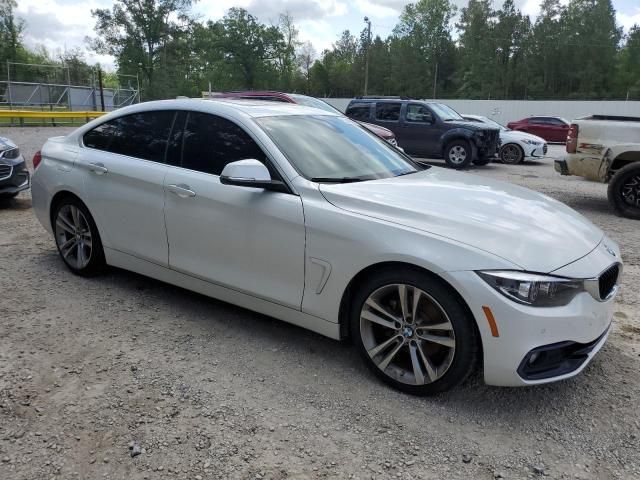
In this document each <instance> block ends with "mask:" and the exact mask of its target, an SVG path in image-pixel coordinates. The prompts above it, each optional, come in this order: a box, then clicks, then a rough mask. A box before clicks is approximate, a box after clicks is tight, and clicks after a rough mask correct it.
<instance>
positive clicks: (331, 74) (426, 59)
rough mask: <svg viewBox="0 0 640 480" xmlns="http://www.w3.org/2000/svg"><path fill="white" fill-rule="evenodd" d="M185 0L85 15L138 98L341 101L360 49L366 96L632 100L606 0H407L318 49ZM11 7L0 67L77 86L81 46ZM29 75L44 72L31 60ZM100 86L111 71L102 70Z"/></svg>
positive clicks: (244, 17) (353, 90) (238, 15)
mask: <svg viewBox="0 0 640 480" xmlns="http://www.w3.org/2000/svg"><path fill="white" fill-rule="evenodd" d="M195 1H197V0H115V1H114V4H113V6H112V7H111V8H110V9H97V10H94V11H93V12H92V13H93V16H94V18H95V21H96V25H95V32H96V38H94V39H90V40H89V44H90V47H91V48H93V49H94V50H95V51H96V52H99V53H105V54H110V55H112V56H113V57H114V58H115V62H116V67H117V73H118V74H120V75H122V74H128V75H134V76H136V75H137V76H139V77H140V81H141V84H142V89H143V94H142V96H143V98H145V99H154V98H171V97H175V96H177V95H188V96H199V95H200V92H201V91H203V90H208V88H209V85H211V88H212V89H213V90H214V91H225V90H236V89H273V90H282V91H298V92H304V93H307V94H311V95H315V96H341V97H350V96H355V95H360V94H361V93H362V91H363V87H364V75H365V61H366V58H367V55H368V57H369V79H368V93H370V94H380V95H407V96H411V97H415V98H430V97H432V96H433V95H434V92H435V96H437V97H440V98H455V97H460V98H478V99H556V98H557V99H560V98H571V99H616V98H618V99H625V98H628V99H640V27H638V26H635V27H634V28H632V29H631V30H630V32H629V33H628V35H627V36H626V37H623V35H622V30H621V28H620V27H619V26H618V25H617V24H616V20H615V10H614V9H613V6H612V3H611V0H569V2H568V3H566V4H565V3H564V2H562V3H561V1H560V0H541V13H540V15H539V16H538V18H537V19H536V20H535V22H534V23H532V21H531V19H530V18H529V17H528V16H526V15H523V14H522V13H521V12H520V11H519V10H518V9H517V8H516V7H515V3H514V0H504V3H503V4H502V5H501V6H500V8H497V9H494V3H493V1H492V0H468V2H467V4H466V5H465V6H464V7H462V8H461V9H460V11H459V12H458V11H457V8H456V7H455V5H454V4H453V0H417V1H416V2H415V3H410V4H408V5H406V6H405V8H404V9H403V11H402V13H401V15H400V18H399V21H398V24H397V25H396V27H395V28H394V29H393V31H392V33H391V35H389V36H388V37H387V38H382V37H380V36H375V38H373V39H372V40H371V42H369V39H368V35H367V32H366V30H363V31H361V32H358V33H356V34H353V33H351V32H350V31H348V30H347V31H344V32H343V33H342V34H341V35H340V36H339V38H337V39H336V42H335V43H334V44H333V45H332V47H331V48H329V49H327V50H325V51H323V52H321V53H320V55H318V54H317V53H316V52H315V50H314V49H313V46H312V45H311V44H310V43H309V42H306V43H305V42H301V41H300V39H299V35H298V28H297V27H296V25H295V22H294V19H293V18H292V17H291V15H290V14H288V13H283V14H282V15H280V16H279V18H278V19H277V21H276V22H275V24H274V25H268V24H264V23H262V22H260V21H259V20H258V19H257V18H256V17H255V16H253V15H251V14H250V13H249V12H247V11H246V10H244V9H242V8H231V9H230V10H229V11H228V12H227V14H226V15H225V16H224V17H223V18H222V19H220V20H218V21H215V22H214V21H207V22H203V21H201V20H200V19H197V18H195V17H194V16H193V15H192V13H191V6H192V4H193V3H194V2H195ZM15 7H16V2H15V0H0V73H2V72H1V69H2V68H3V65H6V62H7V61H10V62H26V63H41V64H47V65H54V64H55V65H62V64H64V65H66V66H68V67H69V70H68V71H69V74H68V75H69V77H70V79H71V82H72V83H82V84H86V83H87V82H88V81H89V80H87V79H88V78H89V77H90V76H91V74H92V70H91V67H90V66H89V65H87V63H86V62H85V60H84V58H83V57H82V55H81V54H80V52H78V51H72V52H66V53H65V54H63V55H57V56H55V57H54V56H52V55H51V54H50V53H49V52H48V51H46V50H45V49H44V48H39V49H35V50H30V49H27V48H25V47H24V45H23V44H22V41H21V34H22V31H23V28H24V25H23V23H22V21H21V20H20V19H17V18H16V17H15V15H14V10H15ZM457 13H459V16H456V14H457ZM454 18H457V24H456V25H455V26H454V25H452V22H453V19H454ZM375 30H376V25H375V23H374V24H373V32H374V35H375ZM5 68H6V67H5ZM51 70H55V69H51ZM5 71H6V70H5ZM61 71H62V70H61ZM64 72H65V75H66V70H64ZM16 73H20V72H16ZM22 73H23V74H24V72H22ZM24 75H26V74H24ZM29 75H30V76H31V77H33V78H38V79H41V78H47V77H46V76H47V75H51V74H50V73H47V70H46V69H37V68H32V69H31V70H30V73H29ZM65 81H66V79H65ZM105 83H108V84H111V83H113V84H115V83H117V76H115V75H112V76H106V75H105Z"/></svg>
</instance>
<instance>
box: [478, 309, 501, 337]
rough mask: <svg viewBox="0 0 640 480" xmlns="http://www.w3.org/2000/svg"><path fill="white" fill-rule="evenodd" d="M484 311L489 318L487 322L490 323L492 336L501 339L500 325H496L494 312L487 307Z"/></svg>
mask: <svg viewBox="0 0 640 480" xmlns="http://www.w3.org/2000/svg"><path fill="white" fill-rule="evenodd" d="M482 311H483V312H484V315H485V317H487V322H488V323H489V328H490V329H491V335H493V336H494V337H499V336H500V333H498V325H497V324H496V319H495V318H494V317H493V312H492V311H491V309H490V308H489V307H487V306H486V305H483V306H482Z"/></svg>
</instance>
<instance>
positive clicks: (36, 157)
mask: <svg viewBox="0 0 640 480" xmlns="http://www.w3.org/2000/svg"><path fill="white" fill-rule="evenodd" d="M40 162H42V153H41V152H40V150H38V151H37V152H36V154H35V155H34V156H33V169H34V170H35V169H36V168H38V165H40Z"/></svg>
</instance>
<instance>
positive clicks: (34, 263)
mask: <svg viewBox="0 0 640 480" xmlns="http://www.w3.org/2000/svg"><path fill="white" fill-rule="evenodd" d="M67 131H69V129H65V128H30V129H19V128H14V129H0V135H4V136H10V137H11V138H12V139H14V140H15V141H16V142H17V143H19V144H20V145H21V147H22V148H23V150H24V151H25V154H26V155H27V157H28V158H31V157H32V156H33V153H34V152H35V150H37V149H38V148H39V147H40V146H41V145H42V143H43V142H44V140H45V138H46V137H48V136H53V135H60V134H64V133H66V132H67ZM550 153H551V154H552V155H560V154H561V148H560V147H552V149H551V151H550ZM474 173H477V174H480V175H487V176H491V177H496V178H501V179H504V180H507V181H510V182H513V183H517V184H520V185H524V186H527V187H530V188H533V189H535V190H538V191H541V192H544V193H546V194H548V195H550V196H552V197H555V198H557V199H559V200H561V201H563V202H565V203H567V204H568V205H570V206H572V207H573V208H575V209H577V210H578V211H580V212H582V213H583V214H585V215H586V216H587V217H589V218H590V219H591V220H592V221H593V222H594V223H596V224H597V225H599V226H601V227H602V228H603V229H604V230H606V231H607V232H608V233H609V235H610V236H611V237H612V238H613V239H615V240H616V241H617V242H619V243H620V245H621V247H622V251H623V254H624V258H625V261H626V271H625V275H624V279H623V290H622V293H621V295H620V296H619V297H618V300H617V304H616V313H615V319H614V327H613V331H612V334H611V336H610V339H609V342H608V343H607V345H606V346H605V348H604V349H603V350H602V351H601V352H600V354H599V355H598V356H597V357H596V359H595V361H594V362H593V363H592V364H591V365H590V366H589V367H588V368H587V369H586V370H585V371H584V372H583V374H582V375H580V376H578V377H577V378H575V379H572V380H569V381H565V382H561V383H556V384H553V385H548V386H542V387H536V388H523V389H507V388H495V387H487V386H485V385H483V384H482V382H481V379H480V378H478V377H477V376H476V377H475V378H473V379H471V380H470V381H468V382H467V383H466V384H465V385H463V386H462V387H460V388H458V389H456V390H454V391H452V392H450V393H448V394H443V395H440V396H437V397H434V398H426V399H424V398H414V397H410V396H407V395H403V394H401V393H398V392H396V391H394V390H391V389H389V388H387V387H386V386H384V385H382V384H380V383H379V382H378V381H377V380H376V379H375V378H374V377H373V376H372V375H371V374H370V373H368V371H367V370H366V369H365V367H364V366H363V364H362V363H361V362H360V360H359V358H358V357H357V355H356V353H355V351H354V350H353V349H351V348H350V346H349V345H348V344H346V343H345V344H343V343H339V342H335V341H332V340H329V339H327V338H324V337H321V336H319V335H316V334H314V333H311V332H308V331H305V330H302V329H300V328H297V327H293V326H290V325H287V324H285V323H283V322H279V321H276V320H274V319H271V318H268V317H265V316H261V315H258V314H255V313H252V312H249V311H246V310H243V309H241V308H237V307H234V306H231V305H228V304H225V303H222V302H218V301H215V300H212V299H209V298H206V297H203V296H200V295H197V294H194V293H190V292H188V291H185V290H182V289H180V288H176V287H172V286H170V285H166V284H163V283H161V282H157V281H154V280H150V279H148V278H145V277H142V276H139V275H135V274H132V273H128V272H125V271H122V270H116V269H112V270H110V271H109V272H108V273H106V274H105V275H103V276H100V277H97V278H93V279H84V278H78V277H75V276H73V275H72V274H71V273H69V271H68V270H66V269H65V268H64V267H63V265H62V263H61V261H60V260H59V259H58V257H57V254H56V251H55V247H54V244H53V240H52V239H51V238H50V237H49V236H48V235H47V234H46V233H45V231H44V230H43V228H42V227H41V226H40V225H39V224H38V223H37V221H36V219H35V217H34V216H33V213H32V212H31V199H30V195H29V194H28V193H22V194H21V195H20V196H19V197H18V198H17V199H16V200H14V201H12V202H5V203H4V204H2V205H1V206H0V253H1V254H2V263H0V265H1V268H0V272H1V275H0V292H2V297H1V300H0V478H2V479H11V480H14V479H15V480H18V479H25V480H26V479H76V478H86V479H94V478H105V479H146V478H153V479H156V478H158V479H165V478H166V479H172V478H176V479H197V480H199V479H209V478H220V479H226V478H238V479H245V478H256V479H257V478H272V479H284V478H294V479H305V478H361V479H364V478H366V479H369V478H391V477H394V478H423V479H444V478H447V479H458V478H460V479H494V478H508V479H524V478H537V477H540V478H542V477H544V476H546V477H547V478H572V479H573V478H577V479H609V478H628V479H632V478H640V440H639V438H640V415H639V414H638V400H639V399H640V395H639V391H640V389H639V385H640V369H639V368H638V367H639V366H640V357H639V354H640V322H639V319H638V313H639V308H640V307H639V303H638V299H639V295H638V292H637V290H635V288H637V287H635V285H637V284H638V280H640V259H639V256H640V250H639V249H638V245H639V244H640V228H639V227H640V222H637V221H631V220H625V219H621V218H618V217H616V216H614V215H613V214H612V212H611V210H610V208H609V205H608V203H607V200H606V192H605V190H606V187H605V186H604V185H599V184H592V183H587V182H584V181H581V180H580V179H578V178H570V177H569V178H568V177H560V176H559V175H557V174H556V173H555V172H554V171H553V167H552V159H551V158H547V159H543V160H540V161H536V162H529V163H527V164H525V165H520V166H505V165H502V164H492V165H488V166H486V167H482V168H476V169H474Z"/></svg>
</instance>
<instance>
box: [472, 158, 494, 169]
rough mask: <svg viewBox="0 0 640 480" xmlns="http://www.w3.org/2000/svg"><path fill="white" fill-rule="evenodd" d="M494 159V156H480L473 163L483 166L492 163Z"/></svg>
mask: <svg viewBox="0 0 640 480" xmlns="http://www.w3.org/2000/svg"><path fill="white" fill-rule="evenodd" d="M492 160H493V157H478V158H476V159H475V160H474V161H473V164H474V165H478V166H479V167H482V166H484V165H488V164H490V163H491V161H492Z"/></svg>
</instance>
